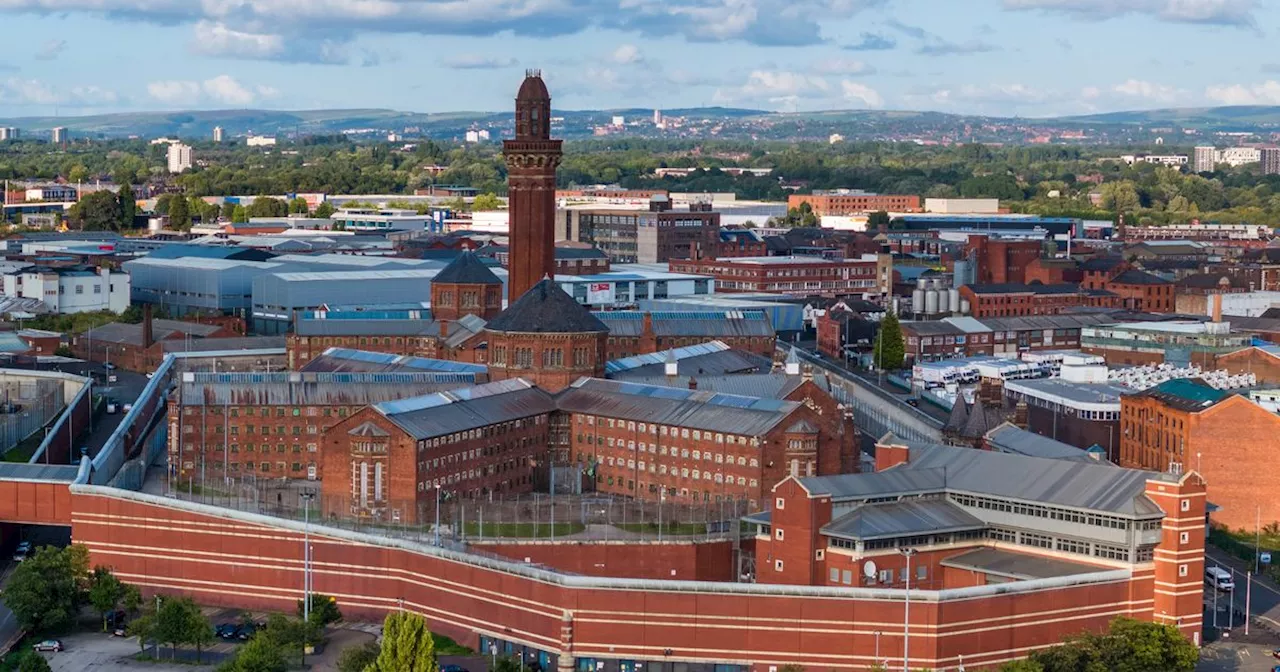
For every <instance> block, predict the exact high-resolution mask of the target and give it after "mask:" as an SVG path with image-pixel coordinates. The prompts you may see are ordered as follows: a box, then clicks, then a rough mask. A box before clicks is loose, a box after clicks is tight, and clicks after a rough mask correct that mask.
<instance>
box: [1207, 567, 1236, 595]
mask: <svg viewBox="0 0 1280 672" xmlns="http://www.w3.org/2000/svg"><path fill="white" fill-rule="evenodd" d="M1204 582H1205V583H1207V584H1209V585H1211V586H1213V587H1214V588H1217V589H1218V590H1221V591H1223V592H1227V593H1229V592H1231V591H1232V590H1233V589H1235V587H1236V582H1235V581H1233V580H1232V579H1231V572H1228V571H1227V570H1225V569H1223V568H1221V567H1205V568H1204Z"/></svg>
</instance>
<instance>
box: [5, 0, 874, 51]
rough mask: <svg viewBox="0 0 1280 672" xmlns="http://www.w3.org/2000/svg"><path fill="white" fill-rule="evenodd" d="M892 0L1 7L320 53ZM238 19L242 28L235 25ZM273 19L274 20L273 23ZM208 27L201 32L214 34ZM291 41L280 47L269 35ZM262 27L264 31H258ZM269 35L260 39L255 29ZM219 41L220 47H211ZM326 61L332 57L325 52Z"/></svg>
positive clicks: (707, 36) (739, 36) (738, 28)
mask: <svg viewBox="0 0 1280 672" xmlns="http://www.w3.org/2000/svg"><path fill="white" fill-rule="evenodd" d="M886 2H887V0H431V1H427V0H310V1H308V0H0V11H13V12H24V13H33V14H53V15H63V14H74V13H81V14H89V15H95V16H102V17H106V18H108V19H113V20H135V21H149V22H153V23H159V24H163V25H180V24H190V25H198V24H200V23H212V24H221V25H222V26H223V29H224V30H225V31H229V32H230V33H243V35H239V36H230V35H228V36H226V37H227V38H228V40H229V42H228V43H226V45H225V47H226V49H228V50H230V53H231V54H234V55H235V56H236V57H238V58H266V59H272V60H300V59H303V58H321V57H324V55H325V50H318V49H313V48H311V44H312V43H314V42H315V41H316V40H317V39H321V40H332V41H334V42H337V43H340V44H349V43H350V42H351V41H352V40H353V39H354V38H355V36H356V35H359V34H372V33H408V34H422V35H450V36H455V35H456V36H463V37H467V36H489V35H498V34H503V33H511V34H515V35H519V36H524V37H528V36H533V37H539V38H547V37H555V36H560V35H570V34H575V33H579V32H582V31H584V30H588V29H602V30H620V31H625V32H629V33H633V34H638V35H645V36H659V37H668V36H671V35H677V36H681V37H684V38H686V39H688V40H692V41H704V42H705V41H741V42H747V43H751V44H757V45H788V46H799V45H808V44H813V43H814V41H815V40H817V39H822V26H823V25H827V24H834V23H837V22H840V21H842V20H846V19H849V18H852V17H854V16H855V15H857V14H859V13H861V12H863V11H865V10H866V9H867V8H874V7H879V6H882V5H884V4H885V3H886ZM227 26H235V28H234V29H233V28H227ZM265 27H270V28H269V29H268V28H265ZM209 32H210V29H209V28H207V27H206V28H205V29H204V30H203V31H200V32H198V33H197V36H198V37H199V36H202V35H207V34H208V33H209ZM277 34H278V36H280V37H282V38H283V40H284V45H283V47H282V48H278V47H277V46H276V44H275V43H274V41H273V40H272V39H270V38H272V37H273V36H277ZM255 36H256V37H255ZM259 37H261V38H267V39H265V40H259V39H257V38H259ZM209 48H210V49H212V48H213V47H209ZM322 62H325V61H322Z"/></svg>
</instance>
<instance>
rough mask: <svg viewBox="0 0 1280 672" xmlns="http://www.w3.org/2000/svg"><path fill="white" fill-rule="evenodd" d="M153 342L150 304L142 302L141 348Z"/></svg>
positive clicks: (149, 345)
mask: <svg viewBox="0 0 1280 672" xmlns="http://www.w3.org/2000/svg"><path fill="white" fill-rule="evenodd" d="M153 343H155V331H154V325H152V324H151V304H149V303H144V304H142V349H143V350H146V349H148V348H150V347H151V345H152V344H153Z"/></svg>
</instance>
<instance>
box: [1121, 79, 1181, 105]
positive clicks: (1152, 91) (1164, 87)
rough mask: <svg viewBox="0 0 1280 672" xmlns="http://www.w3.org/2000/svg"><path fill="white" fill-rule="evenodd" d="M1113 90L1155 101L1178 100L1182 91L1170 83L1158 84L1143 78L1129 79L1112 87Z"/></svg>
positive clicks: (1167, 101)
mask: <svg viewBox="0 0 1280 672" xmlns="http://www.w3.org/2000/svg"><path fill="white" fill-rule="evenodd" d="M1111 90H1112V91H1113V92H1115V93H1118V94H1120V95H1123V96H1129V97H1131V98H1142V99H1144V100H1150V101H1155V102H1159V103H1169V102H1173V101H1174V100H1176V99H1177V98H1178V97H1179V95H1180V94H1181V91H1179V90H1178V89H1177V88H1175V87H1172V86H1169V85H1168V84H1157V83H1155V82H1148V81H1144V80H1141V79H1128V80H1125V81H1124V82H1122V83H1120V84H1116V85H1115V86H1113V87H1111Z"/></svg>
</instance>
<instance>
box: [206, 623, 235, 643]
mask: <svg viewBox="0 0 1280 672" xmlns="http://www.w3.org/2000/svg"><path fill="white" fill-rule="evenodd" d="M213 632H214V634H216V635H217V636H218V638H219V639H236V638H237V637H239V636H240V624H239V623H219V624H218V627H216V628H214V629H213Z"/></svg>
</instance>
